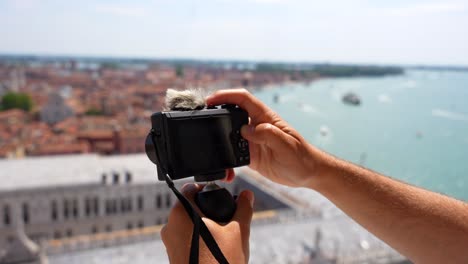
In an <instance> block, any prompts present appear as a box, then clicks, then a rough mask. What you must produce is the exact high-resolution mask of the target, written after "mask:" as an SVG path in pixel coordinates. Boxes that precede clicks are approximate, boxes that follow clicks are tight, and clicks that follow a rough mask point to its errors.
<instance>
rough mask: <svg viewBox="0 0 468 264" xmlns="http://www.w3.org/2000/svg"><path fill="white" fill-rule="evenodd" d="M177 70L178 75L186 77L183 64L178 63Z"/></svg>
mask: <svg viewBox="0 0 468 264" xmlns="http://www.w3.org/2000/svg"><path fill="white" fill-rule="evenodd" d="M175 70H176V76H177V77H180V78H181V77H184V68H183V66H182V65H180V64H179V65H177V66H176V69H175Z"/></svg>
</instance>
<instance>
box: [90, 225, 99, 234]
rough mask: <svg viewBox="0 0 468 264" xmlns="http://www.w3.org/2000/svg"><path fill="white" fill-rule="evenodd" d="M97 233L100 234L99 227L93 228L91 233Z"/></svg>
mask: <svg viewBox="0 0 468 264" xmlns="http://www.w3.org/2000/svg"><path fill="white" fill-rule="evenodd" d="M97 232H98V229H97V227H96V226H93V227H92V228H91V233H93V234H96V233H97Z"/></svg>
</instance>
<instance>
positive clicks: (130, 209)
mask: <svg viewBox="0 0 468 264" xmlns="http://www.w3.org/2000/svg"><path fill="white" fill-rule="evenodd" d="M127 205H128V211H129V212H131V211H132V210H133V203H132V197H127Z"/></svg>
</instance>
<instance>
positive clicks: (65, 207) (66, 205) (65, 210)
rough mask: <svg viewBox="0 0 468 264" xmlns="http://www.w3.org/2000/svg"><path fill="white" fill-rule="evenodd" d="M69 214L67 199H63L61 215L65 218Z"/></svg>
mask: <svg viewBox="0 0 468 264" xmlns="http://www.w3.org/2000/svg"><path fill="white" fill-rule="evenodd" d="M69 215H70V208H69V204H68V200H63V217H64V218H65V219H68V216H69Z"/></svg>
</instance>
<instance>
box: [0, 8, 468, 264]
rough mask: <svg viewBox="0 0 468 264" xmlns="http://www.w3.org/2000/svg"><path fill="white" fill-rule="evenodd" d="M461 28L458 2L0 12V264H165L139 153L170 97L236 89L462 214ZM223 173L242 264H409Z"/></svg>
mask: <svg viewBox="0 0 468 264" xmlns="http://www.w3.org/2000/svg"><path fill="white" fill-rule="evenodd" d="M465 25H468V1H457V0H454V1H450V0H449V1H439V0H431V1H428V0H410V1H391V2H389V1H360V0H352V1H335V0H330V1H326V2H323V1H321V2H319V1H305V0H289V1H288V0H237V1H231V0H210V1H203V2H202V1H189V0H180V1H169V0H153V1H149V0H148V1H143V0H141V1H107V0H101V1H79V2H73V3H64V2H62V1H48V0H0V36H1V37H0V180H1V184H0V214H1V215H0V263H34V262H40V263H83V262H84V263H106V262H110V263H129V262H135V263H140V262H141V263H147V262H148V261H151V262H155V263H167V262H168V260H167V256H166V254H165V249H164V246H163V244H162V242H161V240H160V238H159V230H160V228H161V226H162V225H163V224H164V223H165V222H166V220H167V215H168V213H169V210H170V208H171V207H172V205H173V204H174V203H175V202H176V198H175V197H174V196H172V194H171V193H170V191H169V190H168V188H167V187H166V186H165V183H160V182H157V178H156V169H155V167H154V166H153V165H152V163H151V162H150V161H149V160H148V159H147V158H146V155H145V154H144V139H145V137H146V135H147V133H148V130H149V128H150V122H149V117H150V115H151V114H152V113H153V112H156V111H161V110H162V109H163V107H164V99H165V91H166V90H167V89H168V88H175V89H187V88H201V89H204V90H206V92H207V93H210V92H213V91H215V90H217V89H229V88H235V87H244V88H246V89H248V90H249V91H251V92H252V93H253V94H254V95H255V96H257V97H258V98H260V99H261V100H262V101H263V102H265V103H266V104H268V105H269V106H270V107H271V108H273V109H274V110H275V111H277V112H278V113H279V114H280V115H281V116H282V117H283V118H284V119H286V120H287V121H288V122H289V123H290V124H291V125H292V126H293V127H295V128H296V129H297V130H299V132H301V134H303V135H304V137H305V138H306V139H307V140H308V141H309V142H310V143H312V144H314V145H315V146H317V147H319V148H321V149H323V150H325V151H327V152H329V153H332V154H333V155H336V156H338V157H340V158H343V159H346V160H349V161H351V162H354V163H357V164H360V165H361V166H365V167H368V168H371V169H373V170H376V171H378V172H380V173H383V174H386V175H389V176H391V177H394V178H397V179H401V180H403V181H406V182H408V183H410V184H414V185H417V186H421V187H423V188H427V189H430V190H432V191H436V192H439V193H443V194H446V195H449V196H452V197H455V198H458V199H460V200H464V201H466V200H468V182H467V176H466V173H467V171H468V162H467V157H468V104H467V103H466V102H467V99H468V28H467V27H466V26H465ZM237 175H238V177H237V179H236V181H235V182H234V183H232V184H230V185H228V186H227V188H229V189H230V190H231V191H232V192H234V193H238V192H239V191H240V190H242V189H246V188H248V189H253V190H254V191H255V193H256V197H257V199H256V204H255V209H256V213H255V216H254V221H253V226H252V243H251V251H252V252H251V262H252V263H405V262H408V260H406V259H405V258H404V257H403V256H401V255H399V254H398V253H397V252H395V251H394V250H393V249H392V248H390V247H389V246H388V245H386V244H385V243H383V242H382V241H380V240H378V239H377V238H375V237H374V236H372V235H371V234H369V233H367V232H366V231H365V230H364V229H362V228H361V227H360V226H359V225H357V224H356V223H354V222H353V221H352V220H350V219H349V218H348V217H347V216H346V215H344V214H343V213H342V212H341V211H340V210H339V209H337V208H336V207H334V206H333V205H332V204H331V203H330V202H329V201H327V200H326V199H325V198H323V197H322V196H320V195H319V194H317V193H315V192H313V191H311V190H303V189H290V188H286V187H282V186H278V185H276V184H274V183H271V182H269V181H267V180H265V179H264V178H262V177H261V176H260V175H257V174H256V173H255V172H254V171H251V170H249V169H248V168H241V169H239V170H237ZM186 181H187V180H185V181H182V182H181V183H179V185H181V184H183V182H186ZM448 260H449V259H448Z"/></svg>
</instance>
